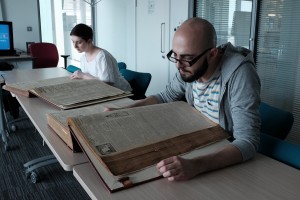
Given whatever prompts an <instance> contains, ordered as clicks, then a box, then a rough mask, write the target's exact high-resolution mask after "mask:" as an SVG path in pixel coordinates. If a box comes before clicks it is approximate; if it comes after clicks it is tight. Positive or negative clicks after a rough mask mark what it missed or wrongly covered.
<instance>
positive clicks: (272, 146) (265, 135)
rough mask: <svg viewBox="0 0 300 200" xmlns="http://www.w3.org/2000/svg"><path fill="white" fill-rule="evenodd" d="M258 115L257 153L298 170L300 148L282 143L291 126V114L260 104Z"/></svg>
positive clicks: (292, 119)
mask: <svg viewBox="0 0 300 200" xmlns="http://www.w3.org/2000/svg"><path fill="white" fill-rule="evenodd" d="M260 115H261V133H260V145H259V149H258V152H260V153H262V154H264V155H266V156H269V157H271V158H274V159H276V160H278V161H280V162H283V163H285V164H288V165H290V166H292V167H295V168H297V169H300V159H299V155H300V146H299V145H296V144H292V143H290V142H287V141H284V139H285V138H286V137H287V135H288V133H289V132H290V130H291V128H292V126H293V122H294V117H293V114H292V113H290V112H287V111H284V110H281V109H278V108H275V107H273V106H270V105H268V104H266V103H263V102H262V103H261V105H260Z"/></svg>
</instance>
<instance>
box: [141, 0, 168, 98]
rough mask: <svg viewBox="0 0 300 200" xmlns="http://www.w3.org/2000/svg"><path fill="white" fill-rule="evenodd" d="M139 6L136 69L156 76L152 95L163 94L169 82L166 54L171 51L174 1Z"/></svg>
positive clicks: (155, 0) (152, 0)
mask: <svg viewBox="0 0 300 200" xmlns="http://www.w3.org/2000/svg"><path fill="white" fill-rule="evenodd" d="M136 3H137V4H136V67H137V69H136V70H137V71H139V72H149V73H151V75H152V80H151V82H150V85H149V87H148V90H147V92H146V95H147V96H148V95H151V94H156V93H158V92H160V91H162V90H163V89H164V88H165V86H166V84H167V83H168V81H169V62H168V59H166V57H165V55H166V54H167V53H168V51H169V40H170V38H169V35H170V34H169V27H170V26H169V21H170V19H169V15H170V11H169V10H170V1H169V0H137V2H136ZM163 56H164V57H165V59H164V58H163Z"/></svg>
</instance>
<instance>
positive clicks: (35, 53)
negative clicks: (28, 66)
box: [29, 42, 69, 69]
mask: <svg viewBox="0 0 300 200" xmlns="http://www.w3.org/2000/svg"><path fill="white" fill-rule="evenodd" d="M29 52H30V55H31V56H32V57H34V58H35V59H34V64H33V69H37V68H49V67H57V64H58V61H59V57H58V50H57V48H56V45H55V44H52V43H47V42H41V43H33V44H31V45H30V46H29ZM68 56H69V55H61V57H63V58H64V62H65V63H64V64H65V65H64V68H65V69H66V66H67V57H68Z"/></svg>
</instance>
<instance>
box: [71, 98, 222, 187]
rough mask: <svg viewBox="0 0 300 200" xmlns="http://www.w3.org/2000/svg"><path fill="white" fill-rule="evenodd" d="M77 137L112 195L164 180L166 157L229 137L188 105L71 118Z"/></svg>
mask: <svg viewBox="0 0 300 200" xmlns="http://www.w3.org/2000/svg"><path fill="white" fill-rule="evenodd" d="M68 125H69V128H70V131H71V133H72V136H74V138H75V139H76V141H77V142H78V145H79V146H80V147H81V149H82V150H83V151H84V152H85V154H86V155H87V157H88V158H89V160H90V162H91V163H92V165H93V166H94V168H95V169H96V171H97V172H98V174H99V175H100V177H101V179H102V180H103V181H104V183H105V185H106V186H107V188H108V189H109V190H110V191H111V192H114V191H118V190H121V189H124V188H128V187H130V186H133V185H136V184H139V183H142V182H146V181H149V180H153V179H155V178H159V177H160V175H159V174H158V173H157V172H156V170H155V167H154V166H155V165H156V164H157V163H158V162H159V161H160V160H162V159H164V158H167V157H170V156H173V155H182V154H186V153H188V152H192V151H193V150H195V149H199V148H203V147H205V146H209V145H211V144H213V143H215V142H217V141H221V140H224V139H226V138H228V134H227V133H226V132H225V131H224V130H223V129H222V128H221V127H220V126H219V125H217V124H215V123H213V122H211V121H210V120H208V119H207V118H206V117H204V116H203V115H202V114H201V113H200V112H199V111H197V110H196V109H194V108H193V107H191V106H190V105H188V104H187V103H185V102H173V103H163V104H156V105H149V106H142V107H134V108H128V109H121V110H115V111H111V112H101V113H96V114H91V115H84V116H77V117H69V118H68Z"/></svg>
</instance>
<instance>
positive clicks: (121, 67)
mask: <svg viewBox="0 0 300 200" xmlns="http://www.w3.org/2000/svg"><path fill="white" fill-rule="evenodd" d="M118 68H119V70H121V69H126V68H127V65H126V63H124V62H118Z"/></svg>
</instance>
